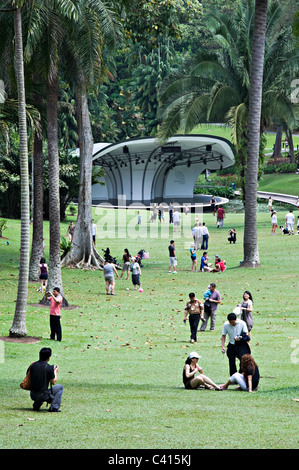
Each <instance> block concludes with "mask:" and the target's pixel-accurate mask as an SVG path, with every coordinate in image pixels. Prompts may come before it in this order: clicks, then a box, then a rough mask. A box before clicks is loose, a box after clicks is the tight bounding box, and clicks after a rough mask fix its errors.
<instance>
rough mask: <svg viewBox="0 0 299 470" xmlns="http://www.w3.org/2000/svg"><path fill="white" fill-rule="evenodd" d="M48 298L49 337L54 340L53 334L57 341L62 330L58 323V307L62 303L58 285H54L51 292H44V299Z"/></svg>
mask: <svg viewBox="0 0 299 470" xmlns="http://www.w3.org/2000/svg"><path fill="white" fill-rule="evenodd" d="M49 298H50V329H51V334H50V339H52V340H55V336H56V339H57V341H61V339H62V331H61V323H60V316H61V314H60V308H61V304H62V295H61V294H60V289H59V287H54V289H53V293H52V292H46V300H49Z"/></svg>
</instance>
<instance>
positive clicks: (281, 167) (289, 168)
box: [264, 163, 297, 175]
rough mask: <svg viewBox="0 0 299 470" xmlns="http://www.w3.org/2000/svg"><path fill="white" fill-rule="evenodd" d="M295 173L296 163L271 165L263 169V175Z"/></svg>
mask: <svg viewBox="0 0 299 470" xmlns="http://www.w3.org/2000/svg"><path fill="white" fill-rule="evenodd" d="M296 171H297V163H281V164H277V165H275V164H273V165H267V166H266V167H265V168H264V173H265V174H266V175H267V174H270V173H296Z"/></svg>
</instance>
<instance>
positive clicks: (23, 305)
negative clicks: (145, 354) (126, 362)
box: [9, 8, 30, 337]
mask: <svg viewBox="0 0 299 470" xmlns="http://www.w3.org/2000/svg"><path fill="white" fill-rule="evenodd" d="M14 28H15V71H16V77H17V86H18V114H19V138H20V174H21V249H20V270H19V283H18V294H17V302H16V308H15V314H14V319H13V323H12V326H11V328H10V330H9V335H10V336H14V337H22V336H26V335H27V328H26V311H27V297H28V273H29V249H30V196H29V170H28V140H27V123H26V100H25V84H24V59H23V39H22V14H21V10H20V9H19V8H18V9H17V10H16V11H15V12H14Z"/></svg>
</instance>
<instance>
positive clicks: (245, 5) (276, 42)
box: [160, 0, 298, 200]
mask: <svg viewBox="0 0 299 470" xmlns="http://www.w3.org/2000/svg"><path fill="white" fill-rule="evenodd" d="M280 17H281V7H280V4H279V2H278V1H276V0H273V1H272V2H271V3H270V6H269V9H268V13H267V26H266V45H265V46H266V47H265V51H266V52H265V57H264V67H265V74H264V83H263V95H262V115H261V128H260V131H261V134H262V132H263V131H264V129H265V128H266V126H267V125H268V124H269V122H270V121H271V120H272V117H274V116H275V117H276V118H279V117H283V118H284V120H286V119H287V122H288V123H289V125H290V128H292V127H293V125H294V123H295V122H296V116H295V106H294V105H293V104H292V102H291V100H290V97H289V96H288V95H289V93H288V91H287V85H288V84H289V83H290V76H292V74H293V71H294V70H296V68H298V52H295V48H294V40H293V38H292V34H291V28H290V27H288V26H287V25H286V26H285V25H280V23H279V21H280ZM253 28H254V1H253V0H250V1H248V0H240V2H239V4H238V8H237V10H236V13H235V15H234V16H233V17H231V16H228V15H221V14H219V13H217V12H211V14H210V24H209V30H210V32H212V34H213V37H214V40H215V43H216V44H217V45H218V47H219V49H218V50H217V51H216V52H215V51H212V52H209V51H208V52H206V51H204V52H202V51H200V52H199V53H198V54H197V55H196V56H195V57H191V58H190V59H188V60H187V61H186V62H185V64H184V66H183V68H182V69H181V70H180V71H179V72H178V73H174V74H173V75H172V76H171V77H170V78H169V79H168V80H166V81H165V82H164V84H163V86H162V88H161V93H160V101H161V113H162V117H163V125H162V128H161V131H160V137H161V139H166V138H168V137H170V136H171V135H173V134H175V133H176V132H177V131H178V130H180V131H181V132H184V133H187V132H189V131H190V130H192V129H193V128H194V126H195V125H198V124H200V123H202V122H217V123H218V122H228V123H229V124H230V125H231V128H232V139H233V143H234V144H235V146H236V148H237V163H238V164H239V165H240V172H241V176H243V178H244V185H243V188H242V189H243V197H244V200H245V174H246V160H247V125H248V104H249V90H250V64H251V58H252V54H253V50H252V47H253V46H252V43H253ZM262 155H263V152H261V156H262Z"/></svg>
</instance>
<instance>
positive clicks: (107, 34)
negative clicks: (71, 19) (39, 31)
mask: <svg viewBox="0 0 299 470" xmlns="http://www.w3.org/2000/svg"><path fill="white" fill-rule="evenodd" d="M78 7H79V11H80V17H79V21H78V22H77V23H76V25H75V27H74V28H72V31H70V33H69V35H68V36H67V38H66V50H67V67H66V68H67V70H69V72H71V74H72V80H73V83H74V88H75V100H76V105H77V113H76V114H77V116H76V117H77V123H78V136H79V149H80V188H79V198H78V217H77V221H76V228H75V233H74V236H73V243H72V250H71V251H70V252H69V253H68V254H67V255H66V257H65V259H64V260H63V264H64V265H69V264H75V265H77V266H78V267H80V266H85V267H89V266H91V265H94V266H96V267H99V262H100V264H102V263H103V258H102V257H101V256H100V255H99V254H98V253H97V251H96V249H95V247H94V245H93V243H92V235H91V222H92V204H91V203H92V201H91V183H92V155H93V137H92V129H91V123H90V118H89V109H88V91H89V90H90V89H91V88H92V87H94V88H98V87H99V86H100V85H101V84H102V82H103V80H104V78H105V77H106V76H107V70H106V67H105V64H104V59H103V55H104V52H103V51H104V49H106V50H108V51H111V50H112V49H113V48H114V47H115V46H116V45H117V44H118V43H119V39H120V31H121V29H120V23H119V22H118V21H117V19H116V16H115V14H114V13H113V11H111V10H110V9H109V8H108V7H107V6H106V5H105V4H104V3H103V2H101V1H98V2H94V1H90V0H80V1H79V2H78ZM70 79H71V77H70Z"/></svg>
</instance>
